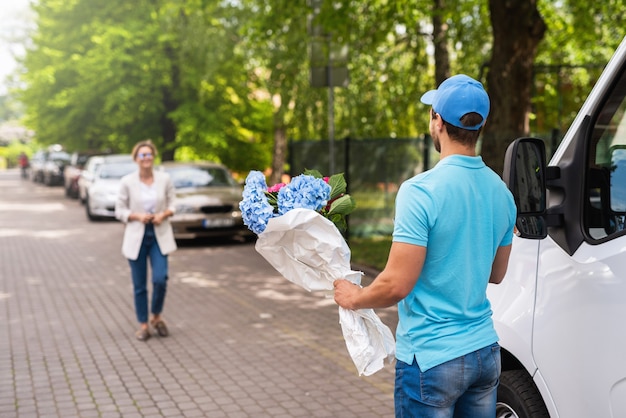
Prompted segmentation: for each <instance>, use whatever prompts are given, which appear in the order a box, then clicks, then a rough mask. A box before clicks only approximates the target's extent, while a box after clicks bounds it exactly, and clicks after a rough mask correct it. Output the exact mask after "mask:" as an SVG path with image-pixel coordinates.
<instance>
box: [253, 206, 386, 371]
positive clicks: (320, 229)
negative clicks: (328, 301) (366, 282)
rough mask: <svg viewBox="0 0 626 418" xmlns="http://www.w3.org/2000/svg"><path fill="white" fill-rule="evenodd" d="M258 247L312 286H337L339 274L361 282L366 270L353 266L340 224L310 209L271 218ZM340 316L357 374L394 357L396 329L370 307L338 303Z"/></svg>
mask: <svg viewBox="0 0 626 418" xmlns="http://www.w3.org/2000/svg"><path fill="white" fill-rule="evenodd" d="M255 248H256V250H257V252H258V253H259V254H261V255H262V256H263V258H265V259H266V260H267V261H268V262H269V263H270V264H271V265H272V266H273V267H274V268H275V269H276V270H277V271H278V272H279V273H281V274H282V275H283V276H284V277H285V278H286V279H287V280H289V281H291V282H293V283H295V284H297V285H298V286H300V287H302V288H304V289H306V290H308V291H318V290H326V291H329V290H333V282H334V281H335V280H336V279H341V278H345V279H347V280H350V281H352V282H353V283H355V284H358V285H360V283H361V276H362V275H363V273H361V272H359V271H353V270H352V269H351V268H350V248H349V247H348V245H347V244H346V242H345V240H344V238H343V237H342V236H341V233H340V232H339V230H338V229H337V228H336V227H335V225H334V224H333V223H332V222H331V221H329V220H328V219H326V218H324V217H323V216H322V215H320V214H319V213H317V212H315V211H313V210H310V209H293V210H291V211H289V212H287V213H286V214H284V215H281V216H279V217H277V218H272V219H270V221H269V222H268V224H267V228H266V229H265V231H263V232H262V233H261V234H259V236H258V240H257V242H256V246H255ZM339 322H340V324H341V329H342V332H343V336H344V339H345V341H346V346H347V348H348V353H349V354H350V357H352V361H353V362H354V365H355V366H356V368H357V371H358V372H359V375H365V376H369V375H371V374H373V373H376V372H377V371H378V370H380V369H382V368H383V367H384V363H385V359H387V360H388V361H389V362H391V361H392V360H393V358H394V355H395V340H394V338H393V334H392V333H391V330H390V329H389V327H387V326H386V325H385V324H383V323H382V321H381V320H380V318H379V317H378V316H377V315H376V313H375V312H374V311H373V310H372V309H360V310H357V311H351V310H348V309H343V308H341V307H339Z"/></svg>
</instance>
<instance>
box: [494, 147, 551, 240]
mask: <svg viewBox="0 0 626 418" xmlns="http://www.w3.org/2000/svg"><path fill="white" fill-rule="evenodd" d="M545 173H546V149H545V144H544V142H543V141H542V140H541V139H537V138H518V139H516V140H515V141H513V142H512V143H511V144H510V145H509V147H508V148H507V150H506V154H505V156H504V170H503V173H502V179H503V180H504V182H505V183H506V185H507V187H508V188H509V190H510V191H511V193H512V194H513V198H514V199H515V205H516V206H517V221H516V222H515V226H516V228H517V234H518V236H520V237H522V238H530V239H543V238H545V237H546V236H547V235H548V225H547V222H546V175H545Z"/></svg>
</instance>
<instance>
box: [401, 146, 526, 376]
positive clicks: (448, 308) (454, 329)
mask: <svg viewBox="0 0 626 418" xmlns="http://www.w3.org/2000/svg"><path fill="white" fill-rule="evenodd" d="M515 218H516V207H515V202H514V200H513V196H512V195H511V193H510V191H509V190H508V188H507V187H506V185H505V184H504V182H503V181H502V179H501V178H500V177H499V176H498V175H497V174H496V173H495V172H494V171H493V170H491V169H490V168H489V167H487V166H486V165H485V163H484V162H483V160H482V158H481V157H469V156H462V155H452V156H448V157H446V158H444V159H443V160H441V161H440V162H439V163H438V164H437V165H436V166H435V167H434V168H433V169H431V170H429V171H426V172H424V173H421V174H419V175H417V176H415V177H413V178H411V179H409V180H407V181H406V182H404V183H403V184H402V186H401V187H400V190H399V191H398V195H397V198H396V215H395V225H394V232H393V241H394V242H402V243H407V244H413V245H419V246H424V247H426V260H425V262H424V267H423V269H422V272H421V274H420V277H419V278H418V280H417V283H416V284H415V287H414V288H413V290H412V291H411V293H409V294H408V295H407V296H406V297H405V298H404V299H403V300H402V301H400V302H399V303H398V315H399V323H398V327H397V330H396V340H397V342H396V357H397V358H398V359H399V360H401V361H403V362H405V363H408V364H411V363H412V362H413V357H415V358H416V360H417V363H418V364H419V366H420V369H421V370H422V371H426V370H428V369H430V368H432V367H435V366H437V365H439V364H442V363H445V362H446V361H449V360H452V359H455V358H457V357H460V356H463V355H465V354H468V353H471V352H473V351H475V350H478V349H480V348H483V347H486V346H488V345H490V344H493V343H494V342H496V341H498V336H497V334H496V331H495V329H494V327H493V321H492V319H491V305H490V303H489V300H488V299H487V296H486V290H487V284H488V282H489V276H490V274H491V266H492V263H493V259H494V257H495V254H496V250H497V249H498V247H500V246H506V245H509V244H511V242H512V240H513V227H514V225H515Z"/></svg>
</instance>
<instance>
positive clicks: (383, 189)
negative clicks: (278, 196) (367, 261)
mask: <svg viewBox="0 0 626 418" xmlns="http://www.w3.org/2000/svg"><path fill="white" fill-rule="evenodd" d="M533 136H536V137H538V138H543V139H544V141H545V143H546V154H547V155H546V157H547V158H548V160H549V159H550V157H551V156H552V154H553V153H554V150H555V149H556V147H557V146H558V143H559V142H560V140H561V133H560V132H559V131H558V130H553V131H552V132H549V133H544V134H534V135H533ZM330 147H331V144H330V143H329V141H328V140H301V141H293V142H291V143H290V145H289V167H290V170H289V173H288V174H290V175H292V176H295V175H298V174H300V173H302V172H304V170H306V169H310V170H318V171H319V172H321V173H322V174H324V175H328V174H333V173H330V170H331V167H330V155H333V156H334V159H333V160H334V161H333V168H334V170H333V172H334V173H344V176H345V178H346V181H347V183H348V192H349V193H350V194H351V195H352V196H353V197H354V199H355V200H356V204H357V207H356V209H355V211H354V212H353V213H352V214H351V215H350V217H349V220H348V223H349V227H348V231H347V234H348V235H347V236H348V238H349V237H372V236H377V235H390V234H391V233H392V232H393V216H394V203H395V197H396V193H397V191H398V187H399V186H400V184H402V182H403V181H405V180H407V179H409V178H411V177H413V176H414V175H416V174H419V173H421V172H423V171H425V170H427V169H430V168H432V167H433V166H434V165H435V164H436V163H437V162H438V161H439V154H438V153H437V152H436V151H435V149H434V147H433V145H432V140H431V138H430V137H429V136H428V135H422V136H420V137H418V138H376V139H351V138H343V139H339V140H335V141H333V144H332V149H331V148H330Z"/></svg>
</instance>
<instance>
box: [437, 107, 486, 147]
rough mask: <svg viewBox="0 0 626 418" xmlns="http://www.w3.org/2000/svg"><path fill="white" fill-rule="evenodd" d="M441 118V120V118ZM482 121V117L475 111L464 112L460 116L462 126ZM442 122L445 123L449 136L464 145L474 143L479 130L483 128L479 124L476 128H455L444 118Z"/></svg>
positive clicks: (473, 124) (474, 124)
mask: <svg viewBox="0 0 626 418" xmlns="http://www.w3.org/2000/svg"><path fill="white" fill-rule="evenodd" d="M441 120H443V118H442V119H441ZM482 121H483V117H482V116H480V115H479V114H478V113H476V112H470V113H466V114H465V115H463V117H462V118H461V123H462V124H463V126H476V125H478V124H479V123H481V122H482ZM443 123H444V124H445V125H446V130H447V131H448V135H449V136H450V138H451V139H453V140H455V141H457V142H460V143H462V144H464V145H476V142H477V141H478V136H479V135H480V131H482V129H483V128H482V126H481V127H480V128H479V129H478V130H475V131H470V130H467V129H462V128H457V127H456V126H454V125H452V124H450V123H448V122H446V121H445V120H443Z"/></svg>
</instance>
